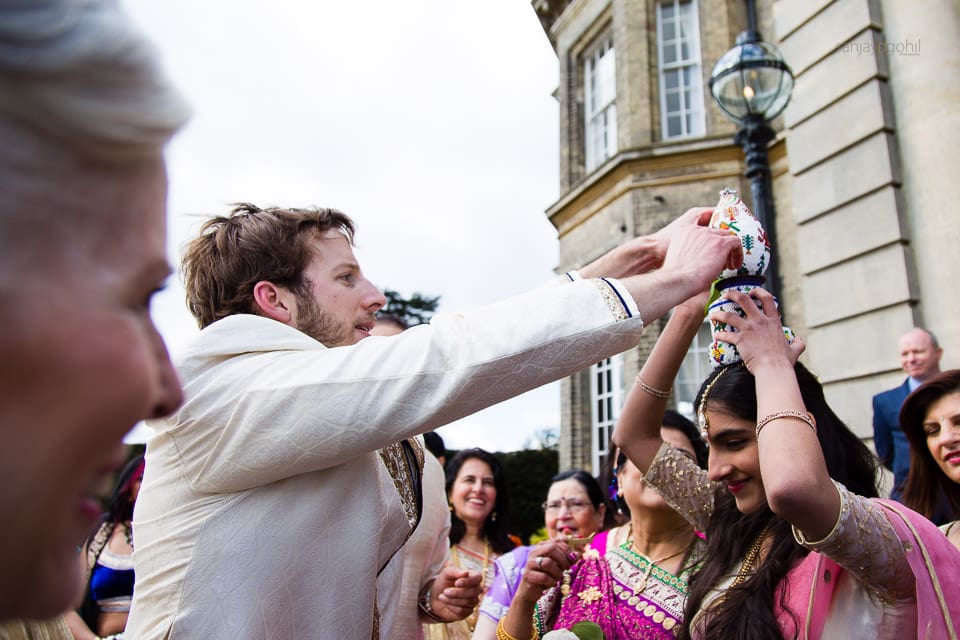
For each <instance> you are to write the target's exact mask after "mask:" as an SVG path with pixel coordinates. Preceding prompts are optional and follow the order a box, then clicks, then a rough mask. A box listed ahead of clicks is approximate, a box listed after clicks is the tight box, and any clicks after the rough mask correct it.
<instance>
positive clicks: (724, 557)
mask: <svg viewBox="0 0 960 640" xmlns="http://www.w3.org/2000/svg"><path fill="white" fill-rule="evenodd" d="M725 295H726V297H727V298H728V299H729V300H730V301H731V302H733V303H735V304H736V305H737V306H738V307H739V312H720V313H714V314H712V315H711V320H715V321H719V322H722V323H726V327H725V328H726V329H727V330H725V331H724V330H719V329H718V330H717V331H716V333H715V334H714V337H715V338H716V339H717V340H720V341H722V342H725V343H729V344H733V345H735V346H736V347H737V349H738V350H739V352H740V354H741V356H742V362H735V363H733V364H726V365H724V366H722V367H720V368H718V369H716V370H714V371H713V373H712V374H711V375H710V376H708V377H707V379H706V380H705V381H704V384H703V386H702V387H701V391H700V393H699V395H698V398H697V401H696V403H695V406H696V407H697V413H698V419H699V421H700V425H701V427H702V428H703V429H704V431H705V432H706V434H707V437H708V442H709V444H710V455H709V465H708V472H707V473H703V472H702V471H701V470H699V469H698V468H696V467H695V466H694V465H692V464H690V463H689V462H688V461H687V460H686V459H685V458H684V457H682V456H677V455H676V454H675V451H674V450H673V449H672V448H671V447H665V446H663V443H662V442H661V439H660V434H659V423H658V421H659V417H658V416H659V415H660V413H661V412H662V411H663V409H664V406H665V399H664V398H663V397H662V396H664V395H666V394H664V393H662V392H660V390H662V389H669V387H670V385H671V384H672V381H673V379H674V378H675V376H676V374H677V370H678V369H679V366H680V362H681V361H682V359H683V357H684V355H685V353H686V351H687V348H688V346H689V344H690V342H691V340H692V339H693V337H694V336H695V335H696V333H697V331H698V329H699V327H700V326H701V323H702V322H703V311H702V310H703V307H704V302H705V301H706V299H705V297H700V298H698V299H696V300H691V301H688V302H687V303H684V304H683V305H681V306H680V307H678V309H677V310H676V311H675V313H674V314H673V316H672V318H671V320H670V322H669V323H668V325H667V327H666V328H665V329H664V332H663V333H662V334H661V337H660V339H659V340H658V342H657V345H656V347H655V349H654V351H653V353H652V354H651V356H650V358H649V359H648V360H647V362H646V363H645V365H644V367H643V370H642V371H641V373H640V376H639V379H638V386H637V387H635V388H634V390H633V391H632V392H631V393H630V395H629V397H628V399H627V402H626V405H625V407H624V410H623V413H622V414H621V417H620V421H619V423H618V425H617V428H616V432H615V434H614V441H615V442H616V443H617V444H618V445H619V446H621V447H622V448H623V450H624V451H625V452H626V454H627V456H628V457H629V458H630V459H631V460H633V461H634V462H635V463H636V464H637V466H638V467H639V468H641V469H643V470H644V471H645V476H644V479H645V481H646V482H647V483H648V484H651V485H652V486H654V487H656V488H657V489H658V491H659V492H660V493H661V494H662V495H663V496H664V498H665V499H666V500H667V502H668V503H670V504H671V505H672V506H673V507H674V508H675V509H677V511H679V512H680V513H682V514H684V516H685V517H686V518H687V519H688V520H689V521H690V522H691V524H693V525H694V526H695V527H697V528H703V529H704V530H705V533H706V536H707V541H708V544H707V551H706V558H705V560H704V563H703V566H702V567H701V569H700V570H699V572H698V573H697V575H696V576H694V578H693V580H692V581H691V585H690V593H689V595H688V599H687V605H686V610H685V622H684V628H683V630H682V633H681V637H687V638H697V639H700V638H742V639H760V638H763V639H767V638H805V639H806V638H816V639H819V638H871V639H873V638H877V639H879V640H888V639H889V640H892V639H901V638H911V637H916V638H956V637H957V632H956V628H955V626H954V620H960V593H958V590H957V589H956V588H955V587H954V585H955V582H956V579H957V578H956V576H957V575H960V552H958V551H957V550H956V549H955V548H953V547H952V545H950V543H949V542H948V541H947V540H946V538H945V537H944V536H943V534H942V533H941V532H940V531H938V530H937V528H936V527H935V526H934V525H933V524H931V523H930V522H929V521H928V520H926V519H925V518H923V517H922V516H920V515H919V514H917V513H915V512H913V511H910V510H909V509H907V508H906V507H903V506H902V505H899V504H897V503H894V502H890V501H886V500H879V499H877V498H876V497H875V496H876V495H877V492H876V487H875V485H874V479H875V477H876V476H875V473H876V461H875V458H874V457H873V456H872V454H871V453H870V451H869V450H868V449H867V448H866V446H865V445H863V443H862V442H861V441H860V440H859V439H858V438H857V437H856V436H855V435H854V434H853V433H852V432H851V431H850V430H849V429H848V428H847V427H846V426H845V425H844V424H843V423H842V421H841V420H840V419H839V418H838V417H837V416H836V414H834V413H833V411H832V410H831V409H830V407H829V406H828V405H827V403H826V400H825V398H824V395H823V389H822V387H821V386H820V384H819V382H818V381H817V380H816V378H815V377H814V376H813V375H812V374H811V373H810V372H809V371H807V369H806V368H805V367H803V366H802V365H800V364H799V363H797V362H796V361H797V357H798V356H799V355H800V353H801V352H802V350H803V343H802V341H800V340H799V339H797V340H795V341H794V342H793V343H788V342H787V341H786V340H785V339H784V333H783V329H782V327H781V324H780V318H779V314H778V313H777V308H776V303H775V301H774V299H773V297H772V296H771V295H770V294H769V293H767V292H766V291H764V290H763V289H755V290H754V291H753V292H751V293H750V294H749V295H747V294H744V293H741V292H737V291H730V292H727V293H726V294H725ZM951 587H954V588H951Z"/></svg>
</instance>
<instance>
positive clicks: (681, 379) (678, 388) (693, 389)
mask: <svg viewBox="0 0 960 640" xmlns="http://www.w3.org/2000/svg"><path fill="white" fill-rule="evenodd" d="M712 342H713V336H711V335H710V322H709V321H706V320H705V321H704V323H703V324H702V325H700V330H699V331H697V336H696V337H695V338H694V339H693V343H692V344H691V345H690V349H689V350H688V351H687V355H685V356H684V357H683V364H681V365H680V371H678V372H677V379H676V380H674V382H673V389H674V394H675V396H676V399H677V411H679V412H680V413H682V414H683V415H685V416H686V417H688V418H690V419H691V420H693V421H694V424H696V420H695V419H694V413H695V411H696V407H694V406H693V401H694V400H695V399H696V397H697V391H699V389H700V385H701V383H703V381H704V380H705V379H706V377H707V374H708V373H710V370H711V367H712V365H711V364H710V344H711V343H712Z"/></svg>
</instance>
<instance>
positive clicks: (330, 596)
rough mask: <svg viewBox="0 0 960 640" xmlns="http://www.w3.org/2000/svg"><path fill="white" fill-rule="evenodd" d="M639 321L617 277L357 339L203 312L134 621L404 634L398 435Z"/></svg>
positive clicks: (147, 502)
mask: <svg viewBox="0 0 960 640" xmlns="http://www.w3.org/2000/svg"><path fill="white" fill-rule="evenodd" d="M642 328H643V323H642V321H641V319H640V318H639V314H638V312H637V308H636V305H635V303H634V302H633V300H632V299H631V298H630V296H629V295H628V294H627V293H626V292H625V291H624V290H623V289H622V288H621V287H619V285H617V284H616V282H615V281H607V280H578V281H575V282H567V283H564V284H552V285H550V286H545V287H542V288H540V289H538V290H536V291H533V292H530V293H528V294H525V295H520V296H516V297H513V298H511V299H508V300H506V301H503V302H500V303H497V304H494V305H489V306H486V307H483V308H480V309H478V310H475V311H472V312H469V313H463V314H438V315H437V316H435V317H434V319H433V320H432V321H431V323H430V324H429V325H425V326H419V327H414V328H413V329H410V330H408V331H406V332H404V333H402V334H400V335H397V336H393V337H390V338H378V337H371V338H367V339H365V340H362V341H360V342H359V343H358V344H356V345H353V346H349V347H337V348H332V349H328V348H326V347H324V346H323V345H322V344H320V343H319V342H317V341H315V340H313V339H312V338H310V337H308V336H306V335H305V334H303V333H301V332H299V331H297V330H296V329H293V328H292V327H289V326H287V325H284V324H282V323H279V322H276V321H273V320H270V319H267V318H262V317H259V316H253V315H236V316H230V317H227V318H225V319H223V320H220V321H218V322H216V323H214V324H212V325H210V326H209V327H207V328H205V329H204V330H203V331H201V333H200V335H199V336H198V338H197V339H196V341H195V342H194V344H193V345H192V346H191V347H190V349H189V350H188V351H187V352H186V353H185V354H184V357H183V358H182V361H181V364H180V366H179V371H180V375H181V378H182V382H183V385H184V390H185V396H186V401H185V402H184V405H183V406H182V407H181V408H180V410H179V411H178V412H177V413H176V414H175V415H173V416H171V417H170V418H168V419H166V420H161V421H154V422H153V423H151V426H152V427H153V428H154V429H155V430H156V433H155V435H154V436H153V437H152V438H151V439H150V440H149V441H148V443H147V454H146V461H147V462H146V472H145V475H144V478H143V486H142V488H141V490H140V495H139V498H138V500H137V506H136V512H135V514H134V531H135V539H134V542H135V551H134V557H133V559H134V566H135V569H136V572H137V583H136V589H135V592H134V599H133V607H132V610H131V613H130V620H129V623H128V626H127V632H128V634H129V636H128V637H131V638H137V640H150V639H161V638H168V637H169V638H175V639H176V638H185V639H191V640H193V639H199V638H203V639H204V640H211V639H223V640H243V639H247V638H250V639H253V638H258V639H259V638H274V639H277V640H304V639H311V638H317V639H321V638H348V639H349V638H357V639H361V640H367V639H369V638H371V637H381V638H384V639H388V638H391V639H392V638H393V637H394V636H393V635H392V629H393V623H394V619H395V617H396V615H397V600H398V597H399V590H400V582H401V577H402V568H403V555H404V554H403V551H402V549H401V547H402V545H403V543H404V541H405V540H406V539H407V537H408V536H409V534H410V532H411V531H412V529H413V523H414V522H415V520H416V504H415V499H414V492H413V490H412V485H411V482H410V478H409V474H408V473H407V463H406V461H405V459H404V457H403V454H402V453H401V452H400V448H399V445H397V444H396V443H398V442H400V441H401V440H403V439H405V438H409V437H411V436H413V435H415V434H419V433H423V432H425V431H429V430H431V429H434V428H437V427H440V426H442V425H445V424H447V423H449V422H452V421H453V420H456V419H458V418H461V417H463V416H465V415H468V414H470V413H473V412H475V411H478V410H480V409H483V408H485V407H488V406H490V405H493V404H495V403H497V402H500V401H502V400H505V399H507V398H510V397H513V396H515V395H518V394H520V393H523V392H524V391H527V390H529V389H532V388H534V387H536V386H539V385H542V384H545V383H547V382H550V381H553V380H557V379H559V378H562V377H565V376H568V375H570V374H571V373H573V372H575V371H578V370H580V369H582V368H584V367H586V366H588V365H590V364H592V363H595V362H597V361H598V360H600V359H602V358H605V357H609V356H611V355H614V354H616V353H620V352H623V351H625V350H627V349H629V348H631V347H632V346H634V345H635V344H636V342H637V339H638V336H639V335H640V332H641V330H642ZM417 451H418V452H419V453H420V454H421V458H420V464H421V465H422V449H421V448H420V447H419V446H417Z"/></svg>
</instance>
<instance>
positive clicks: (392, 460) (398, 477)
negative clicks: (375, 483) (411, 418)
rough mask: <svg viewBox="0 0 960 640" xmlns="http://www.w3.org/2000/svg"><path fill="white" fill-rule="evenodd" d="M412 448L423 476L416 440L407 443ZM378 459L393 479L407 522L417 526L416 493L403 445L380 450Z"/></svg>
mask: <svg viewBox="0 0 960 640" xmlns="http://www.w3.org/2000/svg"><path fill="white" fill-rule="evenodd" d="M408 442H410V445H411V446H412V447H413V454H414V456H416V459H417V465H418V466H419V467H420V473H421V475H422V474H423V447H422V446H421V445H420V442H419V441H418V440H417V439H416V438H410V440H409V441H408ZM380 459H381V460H383V464H384V466H385V467H386V468H387V472H388V473H389V474H390V477H391V478H393V486H394V487H396V489H397V493H398V494H399V495H400V503H401V505H402V506H403V513H404V514H405V515H406V516H407V521H408V522H409V523H410V527H411V532H412V528H413V527H414V526H415V525H416V524H417V493H416V489H415V487H414V486H413V477H412V476H411V475H410V472H409V470H408V468H407V460H406V456H405V455H404V453H403V445H402V444H401V443H399V442H396V443H394V444H391V445H389V446H386V447H384V448H383V449H380Z"/></svg>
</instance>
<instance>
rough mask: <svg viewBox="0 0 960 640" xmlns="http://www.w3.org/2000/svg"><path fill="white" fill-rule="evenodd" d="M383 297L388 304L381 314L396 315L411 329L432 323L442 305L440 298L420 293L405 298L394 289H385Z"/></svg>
mask: <svg viewBox="0 0 960 640" xmlns="http://www.w3.org/2000/svg"><path fill="white" fill-rule="evenodd" d="M383 295H384V297H386V299H387V304H386V305H384V307H383V309H381V310H380V311H381V313H389V314H392V315H395V316H397V317H399V318H401V319H402V320H403V321H404V322H406V323H407V324H408V325H409V326H411V327H412V326H414V325H418V324H424V323H427V322H430V318H432V317H433V314H434V313H436V311H437V305H438V304H439V303H440V296H433V297H430V296H425V295H423V294H422V293H419V292H414V293H413V295H411V296H410V297H409V298H404V297H403V296H402V295H400V294H399V293H398V292H396V291H394V290H393V289H384V290H383Z"/></svg>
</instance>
